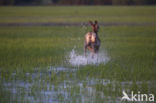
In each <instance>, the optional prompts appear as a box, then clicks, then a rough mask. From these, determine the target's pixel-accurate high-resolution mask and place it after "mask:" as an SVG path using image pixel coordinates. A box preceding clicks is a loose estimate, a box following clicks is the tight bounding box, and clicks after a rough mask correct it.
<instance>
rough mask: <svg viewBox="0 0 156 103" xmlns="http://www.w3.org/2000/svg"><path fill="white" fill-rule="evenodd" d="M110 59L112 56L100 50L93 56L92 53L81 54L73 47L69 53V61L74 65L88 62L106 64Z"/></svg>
mask: <svg viewBox="0 0 156 103" xmlns="http://www.w3.org/2000/svg"><path fill="white" fill-rule="evenodd" d="M109 60H110V58H109V57H108V56H107V55H106V54H105V53H104V52H100V53H98V54H95V55H94V57H93V58H92V55H91V53H90V54H88V55H87V56H84V55H80V54H78V53H76V52H75V50H74V49H73V50H72V51H71V52H70V54H69V63H70V64H71V65H73V66H80V65H87V64H101V63H103V64H105V63H107V62H108V61H109Z"/></svg>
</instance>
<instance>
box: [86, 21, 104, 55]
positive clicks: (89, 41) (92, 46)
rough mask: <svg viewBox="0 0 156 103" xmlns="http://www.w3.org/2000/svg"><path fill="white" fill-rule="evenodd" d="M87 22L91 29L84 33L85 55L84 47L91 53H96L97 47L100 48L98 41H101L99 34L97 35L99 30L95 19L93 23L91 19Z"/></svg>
mask: <svg viewBox="0 0 156 103" xmlns="http://www.w3.org/2000/svg"><path fill="white" fill-rule="evenodd" d="M89 24H90V25H91V26H92V30H93V31H92V32H88V33H87V34H86V35H85V43H84V52H85V56H86V49H88V50H89V51H90V52H92V53H93V55H94V54H95V53H98V51H99V48H100V43H101V41H100V39H99V36H98V31H99V26H98V22H97V21H96V20H95V22H94V23H93V22H92V21H89ZM93 55H92V57H93Z"/></svg>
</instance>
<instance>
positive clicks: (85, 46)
mask: <svg viewBox="0 0 156 103" xmlns="http://www.w3.org/2000/svg"><path fill="white" fill-rule="evenodd" d="M86 50H87V45H86V44H85V45H84V55H85V56H86Z"/></svg>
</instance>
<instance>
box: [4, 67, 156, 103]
mask: <svg viewBox="0 0 156 103" xmlns="http://www.w3.org/2000/svg"><path fill="white" fill-rule="evenodd" d="M76 72H77V69H74V68H63V67H48V68H46V71H42V72H39V71H36V72H31V73H22V75H23V77H24V78H23V79H20V78H19V77H18V75H19V74H16V73H12V74H11V75H12V76H11V80H9V81H3V82H2V83H3V86H4V88H3V89H4V90H5V91H7V92H9V93H10V94H11V96H10V101H15V102H19V103H21V102H22V103H25V102H29V103H38V102H40V103H60V102H63V103H73V102H74V103H95V102H97V101H98V102H100V103H102V102H108V103H114V102H115V103H121V96H122V95H121V94H122V93H121V91H122V90H128V91H130V90H129V89H130V88H132V86H134V84H133V82H130V81H124V82H119V81H113V80H108V79H98V78H88V77H86V78H85V79H83V80H79V79H77V74H76ZM152 84H155V81H153V82H151V81H150V82H148V81H146V82H140V81H137V82H136V84H135V85H138V86H143V85H145V86H147V87H149V86H150V85H152ZM146 89H147V88H146ZM111 93H113V94H111Z"/></svg>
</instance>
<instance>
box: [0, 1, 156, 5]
mask: <svg viewBox="0 0 156 103" xmlns="http://www.w3.org/2000/svg"><path fill="white" fill-rule="evenodd" d="M155 4H156V0H0V5H155Z"/></svg>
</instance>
